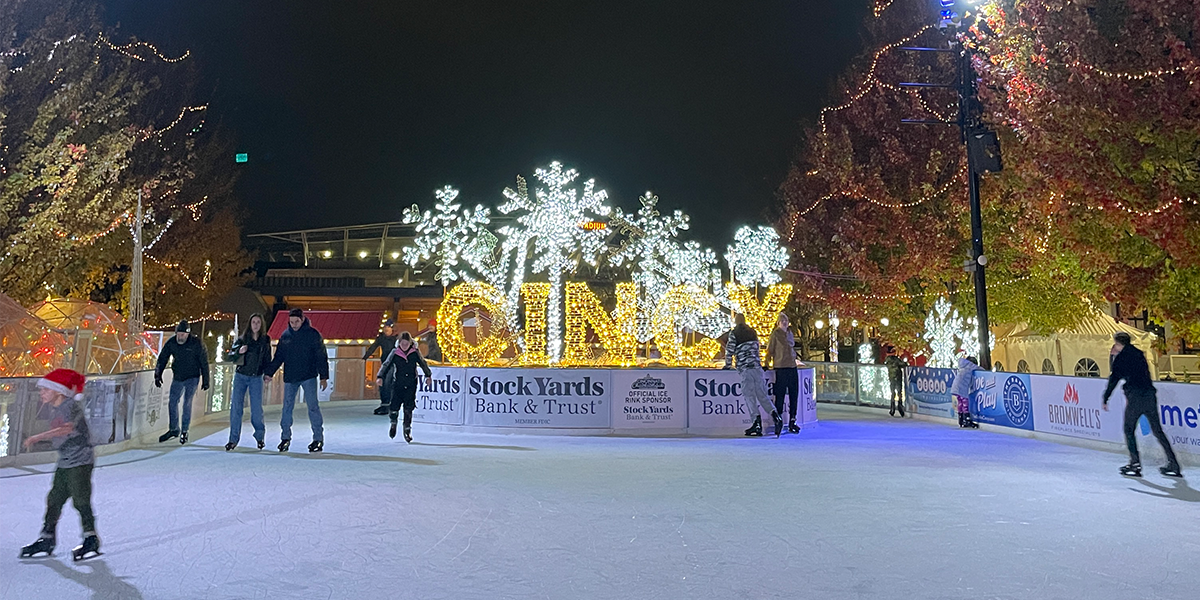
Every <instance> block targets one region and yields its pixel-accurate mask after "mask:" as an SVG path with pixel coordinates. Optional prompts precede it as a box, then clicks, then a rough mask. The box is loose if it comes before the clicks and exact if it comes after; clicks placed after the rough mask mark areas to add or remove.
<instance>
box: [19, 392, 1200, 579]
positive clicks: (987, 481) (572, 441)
mask: <svg viewBox="0 0 1200 600" xmlns="http://www.w3.org/2000/svg"><path fill="white" fill-rule="evenodd" d="M370 410H371V408H370V407H369V406H367V405H357V406H345V405H344V406H334V407H328V406H327V407H326V440H327V442H326V452H325V453H324V454H320V455H309V454H308V453H307V452H305V451H304V450H305V448H304V447H305V446H306V445H307V442H308V439H307V433H308V429H307V424H306V423H305V422H304V421H303V419H304V411H303V410H297V411H296V417H297V426H296V432H297V435H296V440H295V442H296V443H295V446H294V448H295V450H294V451H293V452H292V453H290V454H286V455H280V454H279V453H277V452H274V451H262V452H259V451H257V450H253V449H248V448H246V447H245V446H243V447H242V448H239V449H238V450H237V451H235V452H233V453H226V452H225V451H224V449H223V448H222V446H223V445H224V443H225V436H226V435H228V434H227V432H226V431H221V432H219V433H215V434H213V435H209V436H207V437H203V438H202V439H195V440H194V441H193V443H191V444H189V445H188V446H185V447H180V446H179V445H178V444H175V443H174V441H172V442H171V443H168V444H163V445H162V449H161V450H160V449H158V448H154V449H149V450H133V451H129V452H124V453H120V454H116V455H112V456H107V457H104V458H102V459H101V465H102V466H101V468H98V469H97V470H96V472H95V478H94V481H95V496H94V503H95V509H96V514H97V523H98V529H99V530H100V535H101V538H102V540H103V546H104V547H103V550H104V551H105V554H104V555H103V556H101V557H99V558H96V559H92V560H90V561H87V562H83V563H79V564H73V563H72V562H71V560H70V548H71V547H72V546H74V545H76V544H78V536H79V520H78V516H77V514H76V513H75V512H74V510H73V509H72V508H71V507H70V505H69V504H68V506H67V508H66V510H65V512H64V515H63V521H62V523H61V524H60V525H59V532H58V533H59V548H58V550H57V552H56V556H55V557H54V558H52V559H41V560H27V561H19V560H18V559H17V553H18V550H19V548H20V546H21V545H23V544H26V543H29V542H31V541H33V540H34V538H36V537H37V533H38V530H39V525H40V523H41V517H42V511H43V508H44V499H45V495H46V492H47V491H48V490H49V487H50V475H48V474H31V473H30V472H29V471H28V470H22V469H3V470H0V519H2V523H3V526H2V527H0V597H3V598H5V599H7V598H13V599H16V598H44V599H51V598H55V599H57V598H89V597H90V598H153V599H184V598H205V599H209V598H346V599H360V598H421V599H438V598H446V599H466V598H479V599H496V598H554V599H559V598H563V599H575V598H580V599H586V598H614V599H616V598H619V599H623V600H624V599H641V598H671V599H674V598H680V599H683V598H722V599H734V598H820V599H822V600H825V599H841V598H903V599H939V598H970V599H973V600H974V599H980V598H1013V599H1018V598H1019V599H1029V598H1072V599H1074V598H1088V599H1102V598H1130V599H1139V600H1143V599H1152V598H1180V599H1182V598H1197V597H1200V504H1197V503H1198V502H1200V492H1198V491H1196V490H1194V489H1192V488H1191V487H1189V486H1188V484H1187V482H1186V481H1179V480H1169V479H1166V478H1164V477H1160V476H1159V475H1158V473H1157V469H1156V468H1152V467H1151V466H1150V465H1147V474H1148V476H1147V478H1146V479H1145V480H1141V481H1138V480H1130V479H1124V478H1122V477H1120V476H1119V475H1117V467H1118V466H1119V465H1120V464H1122V461H1123V460H1124V457H1123V456H1120V455H1116V454H1111V453H1105V452H1099V451H1095V450H1087V449H1082V448H1075V447H1070V446H1063V445H1058V444H1054V443H1049V442H1042V441H1037V440H1031V439H1024V438H1017V437H1011V436H1007V435H1002V434H996V433H989V432H981V431H961V430H957V429H953V428H950V427H946V426H943V425H937V424H930V423H924V422H914V421H911V420H900V419H888V418H887V417H886V414H884V415H882V416H876V415H868V414H863V413H858V412H854V411H852V410H848V409H839V408H836V407H827V406H822V407H821V409H820V417H821V419H822V423H821V426H820V427H819V428H818V429H816V430H810V431H805V432H804V433H802V434H800V435H794V436H787V435H785V436H784V437H783V439H780V440H776V439H774V438H771V437H767V438H762V439H699V438H697V439H628V438H580V437H570V438H567V437H544V436H499V435H477V434H461V433H447V432H443V433H433V432H428V431H422V429H421V428H420V426H419V425H418V427H417V430H416V438H417V439H416V443H414V444H413V445H407V444H405V443H404V442H403V441H402V440H400V439H397V440H395V441H393V440H389V439H388V438H387V431H386V430H387V419H386V418H385V417H376V416H373V415H371V414H369V413H370ZM267 441H268V450H269V449H270V448H273V447H274V445H275V444H276V443H278V425H277V424H276V425H275V426H274V427H273V428H270V429H268V438H267ZM247 442H249V443H251V444H253V442H252V440H251V438H250V433H249V426H248V425H247V427H246V428H245V429H244V430H243V444H245V443H247ZM297 450H298V451H297ZM41 470H48V467H45V468H42V469H41ZM1152 471H1153V474H1150V473H1151V472H1152Z"/></svg>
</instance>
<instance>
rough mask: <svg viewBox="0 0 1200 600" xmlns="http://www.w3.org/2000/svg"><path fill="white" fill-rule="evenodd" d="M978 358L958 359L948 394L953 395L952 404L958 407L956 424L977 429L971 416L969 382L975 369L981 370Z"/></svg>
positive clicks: (977, 425)
mask: <svg viewBox="0 0 1200 600" xmlns="http://www.w3.org/2000/svg"><path fill="white" fill-rule="evenodd" d="M982 370H983V368H981V367H980V366H979V360H978V359H977V358H975V357H974V356H968V357H966V358H960V359H958V372H957V373H955V374H954V384H953V385H952V386H951V387H950V394H951V395H953V396H954V404H955V405H956V406H957V407H958V426H959V427H966V428H970V429H979V423H976V422H975V419H972V418H971V402H970V398H971V382H972V381H974V380H975V371H982Z"/></svg>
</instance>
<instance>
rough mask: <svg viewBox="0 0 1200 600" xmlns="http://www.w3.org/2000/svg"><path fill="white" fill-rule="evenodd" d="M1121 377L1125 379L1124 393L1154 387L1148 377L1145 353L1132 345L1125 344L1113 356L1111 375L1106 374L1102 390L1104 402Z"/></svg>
mask: <svg viewBox="0 0 1200 600" xmlns="http://www.w3.org/2000/svg"><path fill="white" fill-rule="evenodd" d="M1122 379H1124V380H1125V387H1124V388H1123V389H1124V390H1125V393H1126V395H1128V394H1129V392H1130V391H1132V392H1135V393H1136V392H1146V391H1151V390H1153V389H1154V382H1153V381H1151V379H1150V363H1148V362H1146V355H1145V354H1143V353H1142V351H1141V350H1138V349H1137V348H1135V347H1133V345H1129V346H1125V347H1124V348H1122V349H1121V351H1120V352H1118V353H1117V355H1116V356H1115V357H1113V361H1112V375H1109V376H1108V388H1106V389H1105V390H1104V401H1105V402H1108V397H1109V396H1111V395H1112V393H1113V390H1115V389H1117V383H1119V382H1120V381H1121V380H1122Z"/></svg>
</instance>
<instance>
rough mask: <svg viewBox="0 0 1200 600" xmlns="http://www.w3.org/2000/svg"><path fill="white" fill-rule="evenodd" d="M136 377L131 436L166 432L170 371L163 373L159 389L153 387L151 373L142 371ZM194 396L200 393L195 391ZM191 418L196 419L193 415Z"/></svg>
mask: <svg viewBox="0 0 1200 600" xmlns="http://www.w3.org/2000/svg"><path fill="white" fill-rule="evenodd" d="M136 377H137V379H136V383H135V384H134V390H135V394H136V400H135V401H134V403H133V429H134V432H133V434H132V435H135V436H138V435H145V434H150V433H154V432H156V431H157V432H159V433H162V432H163V431H166V430H167V427H168V420H169V419H168V417H167V392H168V390H170V389H171V378H172V373H171V369H167V370H165V371H163V377H162V379H163V384H162V387H161V388H159V387H154V373H153V372H152V371H143V372H141V373H138V374H137V376H136ZM196 394H197V395H199V394H200V391H199V390H197V392H196ZM193 408H194V406H193ZM192 418H193V419H194V418H196V417H195V415H193V417H192ZM160 430H161V431H160Z"/></svg>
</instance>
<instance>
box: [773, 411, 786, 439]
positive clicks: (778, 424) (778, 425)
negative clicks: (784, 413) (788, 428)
mask: <svg viewBox="0 0 1200 600" xmlns="http://www.w3.org/2000/svg"><path fill="white" fill-rule="evenodd" d="M771 420H772V421H775V437H779V434H781V433H783V417H781V416H779V413H778V412H777V411H771Z"/></svg>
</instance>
